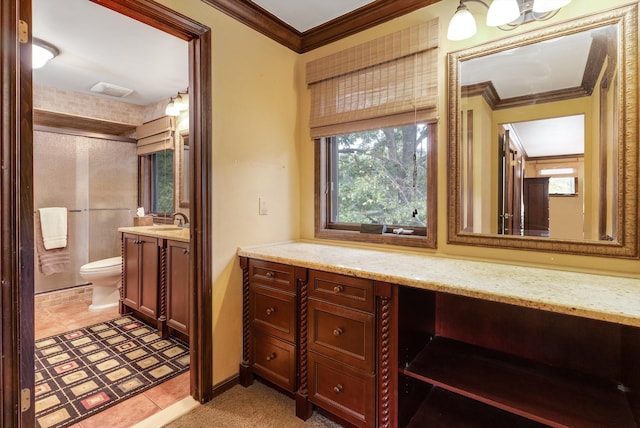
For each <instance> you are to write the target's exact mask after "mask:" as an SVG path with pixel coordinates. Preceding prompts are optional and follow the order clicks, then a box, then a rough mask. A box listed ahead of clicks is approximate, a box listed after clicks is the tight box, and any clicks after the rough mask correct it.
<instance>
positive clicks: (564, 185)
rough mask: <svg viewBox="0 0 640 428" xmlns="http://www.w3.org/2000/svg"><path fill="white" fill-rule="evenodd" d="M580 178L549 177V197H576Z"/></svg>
mask: <svg viewBox="0 0 640 428" xmlns="http://www.w3.org/2000/svg"><path fill="white" fill-rule="evenodd" d="M577 194H578V177H549V195H551V196H576V195H577Z"/></svg>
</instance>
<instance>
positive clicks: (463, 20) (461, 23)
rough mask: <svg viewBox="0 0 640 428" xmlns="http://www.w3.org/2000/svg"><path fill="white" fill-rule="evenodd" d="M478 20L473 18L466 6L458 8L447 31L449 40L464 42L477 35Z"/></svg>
mask: <svg viewBox="0 0 640 428" xmlns="http://www.w3.org/2000/svg"><path fill="white" fill-rule="evenodd" d="M476 31H477V28H476V20H475V19H474V18H473V15H472V14H471V12H469V9H467V7H466V6H464V5H462V4H461V5H460V6H458V10H457V11H456V13H455V14H454V15H453V18H451V21H450V22H449V28H448V29H447V39H449V40H464V39H468V38H469V37H471V36H473V35H474V34H476Z"/></svg>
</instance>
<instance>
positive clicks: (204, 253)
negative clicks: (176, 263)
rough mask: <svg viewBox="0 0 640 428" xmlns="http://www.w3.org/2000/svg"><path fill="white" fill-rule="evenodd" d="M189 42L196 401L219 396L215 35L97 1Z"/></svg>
mask: <svg viewBox="0 0 640 428" xmlns="http://www.w3.org/2000/svg"><path fill="white" fill-rule="evenodd" d="M91 1H92V2H94V3H97V4H99V5H102V6H105V7H107V8H109V9H111V10H114V11H116V12H118V13H122V14H123V15H125V16H128V17H130V18H132V19H135V20H136V21H140V22H142V23H145V24H147V25H150V26H152V27H154V28H157V29H159V30H161V31H164V32H166V33H169V34H171V35H173V36H175V37H178V38H180V39H182V40H186V41H188V42H189V102H190V108H189V138H190V143H191V150H192V151H193V154H192V156H191V158H190V159H189V161H190V167H191V171H193V172H192V173H191V183H190V184H193V185H192V186H190V188H189V201H190V204H191V207H190V212H191V220H190V224H191V255H192V256H191V259H190V260H191V266H190V271H191V274H192V278H193V287H192V293H193V294H192V306H191V308H190V311H189V312H190V313H191V314H192V316H191V320H190V324H191V325H190V328H189V331H190V350H191V351H190V352H191V367H190V373H191V381H190V392H191V396H192V397H193V398H194V399H195V400H197V401H199V402H201V403H204V402H207V401H209V400H210V399H211V398H212V396H213V371H212V370H213V369H212V365H213V350H212V343H211V331H212V302H211V296H212V290H211V286H212V283H213V280H212V278H213V276H212V272H211V269H212V262H211V248H212V247H211V243H212V239H211V190H212V148H211V144H210V142H211V120H212V119H211V29H210V28H209V27H206V26H204V25H202V24H200V23H198V22H195V21H193V20H191V19H190V18H188V17H186V16H184V15H181V14H179V13H177V12H175V11H173V10H172V9H169V8H167V7H165V6H162V5H161V4H159V3H156V2H154V1H151V0H91Z"/></svg>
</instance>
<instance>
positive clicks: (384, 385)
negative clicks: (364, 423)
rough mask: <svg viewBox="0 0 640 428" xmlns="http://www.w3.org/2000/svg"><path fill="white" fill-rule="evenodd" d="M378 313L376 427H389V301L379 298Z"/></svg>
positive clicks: (390, 384)
mask: <svg viewBox="0 0 640 428" xmlns="http://www.w3.org/2000/svg"><path fill="white" fill-rule="evenodd" d="M379 313H380V326H379V331H380V363H379V368H378V379H379V380H378V384H379V386H380V387H379V391H380V392H379V394H380V397H379V398H378V402H379V405H380V409H379V412H378V414H379V421H378V427H380V428H388V427H391V410H392V409H391V394H392V391H391V389H392V388H391V386H392V383H391V375H392V373H391V361H390V355H391V351H390V350H391V304H390V299H389V298H387V297H381V298H380V300H379Z"/></svg>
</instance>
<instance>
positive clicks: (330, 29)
mask: <svg viewBox="0 0 640 428" xmlns="http://www.w3.org/2000/svg"><path fill="white" fill-rule="evenodd" d="M92 1H101V0H92ZM103 1H107V0H103ZM202 1H203V2H205V3H207V4H208V5H210V6H211V7H214V8H216V9H218V10H219V11H221V12H223V13H225V14H227V15H229V16H231V17H232V18H234V19H236V20H238V21H240V22H242V23H243V24H245V25H247V26H248V27H251V28H253V29H254V30H256V31H258V32H260V33H262V34H264V35H265V36H267V37H269V38H270V39H272V40H275V41H276V42H278V43H280V44H281V45H283V46H285V47H287V48H289V49H291V50H293V51H294V52H297V53H304V52H309V51H311V50H313V49H316V48H319V47H321V46H324V45H327V44H329V43H331V42H335V41H336V40H340V39H343V38H345V37H347V36H350V35H352V34H356V33H358V32H360V31H363V30H366V29H367V28H371V27H374V26H376V25H379V24H382V23H383V22H387V21H390V20H391V19H394V18H397V17H398V16H402V15H405V14H407V13H410V12H413V11H415V10H418V9H421V8H423V7H426V6H429V5H431V4H434V3H437V2H438V1H440V0H378V1H375V2H373V3H371V4H369V5H366V6H363V7H361V8H359V9H356V10H354V11H353V12H350V13H348V14H346V15H343V16H341V17H339V18H336V19H334V20H332V21H329V22H327V23H325V24H322V25H319V26H317V27H315V28H312V29H310V30H308V31H305V32H302V33H301V32H299V31H298V30H296V29H295V28H293V27H291V26H290V25H288V24H286V23H285V22H283V21H281V20H280V19H278V18H277V17H275V16H274V15H272V14H271V13H269V12H267V11H266V10H264V9H262V8H261V7H259V6H258V5H256V4H255V3H253V2H250V1H247V0H202Z"/></svg>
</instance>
